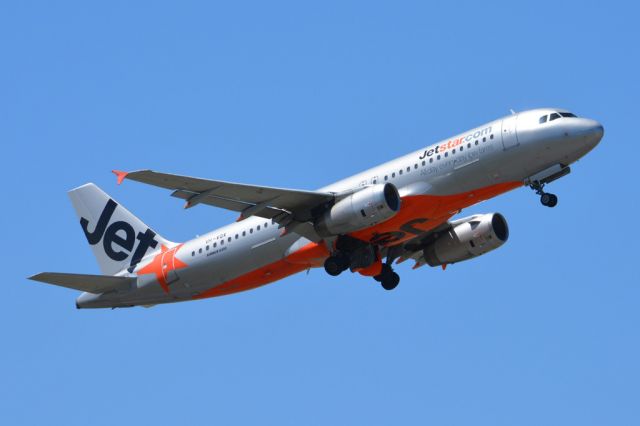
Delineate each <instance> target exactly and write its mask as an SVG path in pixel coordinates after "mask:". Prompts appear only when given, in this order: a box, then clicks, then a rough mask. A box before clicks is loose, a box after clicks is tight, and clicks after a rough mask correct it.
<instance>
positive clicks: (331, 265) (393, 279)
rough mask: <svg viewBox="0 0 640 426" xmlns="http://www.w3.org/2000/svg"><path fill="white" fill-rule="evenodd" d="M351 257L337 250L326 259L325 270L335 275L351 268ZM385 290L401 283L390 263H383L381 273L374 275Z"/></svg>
mask: <svg viewBox="0 0 640 426" xmlns="http://www.w3.org/2000/svg"><path fill="white" fill-rule="evenodd" d="M350 263H351V259H350V258H349V256H348V255H347V254H346V253H342V252H337V253H336V254H334V255H333V256H330V257H328V258H327V259H326V260H325V261H324V270H325V271H326V272H327V274H329V275H331V276H333V277H335V276H338V275H340V274H341V273H343V272H344V271H346V270H347V269H349V267H350ZM373 279H374V280H376V281H378V282H379V283H380V284H381V285H382V288H384V289H385V290H393V289H394V288H396V287H397V286H398V284H399V283H400V275H398V274H397V273H396V272H394V271H393V268H391V266H390V265H388V264H386V263H383V264H382V271H381V272H380V274H378V275H376V276H374V277H373Z"/></svg>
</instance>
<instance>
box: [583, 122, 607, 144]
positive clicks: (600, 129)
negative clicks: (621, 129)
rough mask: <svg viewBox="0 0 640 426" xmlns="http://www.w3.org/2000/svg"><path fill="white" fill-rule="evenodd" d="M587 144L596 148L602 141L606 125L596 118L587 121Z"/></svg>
mask: <svg viewBox="0 0 640 426" xmlns="http://www.w3.org/2000/svg"><path fill="white" fill-rule="evenodd" d="M586 127H587V131H586V134H587V144H588V145H589V148H594V147H595V146H596V145H598V144H599V143H600V141H601V140H602V137H603V136H604V126H603V125H602V124H600V123H599V122H597V121H596V120H588V123H587V126H586Z"/></svg>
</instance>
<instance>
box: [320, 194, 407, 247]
mask: <svg viewBox="0 0 640 426" xmlns="http://www.w3.org/2000/svg"><path fill="white" fill-rule="evenodd" d="M399 210H400V195H399V194H398V190H397V189H396V187H395V186H394V185H393V184H391V183H386V184H383V185H373V186H368V187H366V188H364V189H361V190H360V191H358V192H355V193H353V194H351V195H349V196H348V197H345V198H343V199H342V200H340V201H338V202H337V203H335V204H334V205H333V206H332V207H331V209H329V210H328V211H327V212H326V213H325V214H324V215H323V216H322V217H320V219H319V220H318V221H317V223H316V231H317V232H318V233H319V234H320V235H322V236H324V237H327V236H332V235H340V234H347V233H349V232H354V231H358V230H360V229H364V228H368V227H370V226H373V225H375V224H377V223H380V222H384V221H385V220H387V219H390V218H392V217H393V216H395V214H396V213H398V211H399Z"/></svg>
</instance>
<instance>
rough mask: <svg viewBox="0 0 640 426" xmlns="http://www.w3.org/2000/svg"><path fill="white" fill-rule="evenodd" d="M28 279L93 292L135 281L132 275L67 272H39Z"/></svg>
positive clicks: (111, 288) (127, 284)
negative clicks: (118, 275)
mask: <svg viewBox="0 0 640 426" xmlns="http://www.w3.org/2000/svg"><path fill="white" fill-rule="evenodd" d="M29 279H30V280H33V281H40V282H43V283H47V284H53V285H58V286H61V287H66V288H71V289H73V290H80V291H86V292H88V293H94V294H100V293H106V292H108V291H113V290H122V289H127V288H130V287H131V286H132V285H134V284H135V282H136V278H134V277H114V276H111V275H89V274H68V273H63V272H41V273H39V274H36V275H33V276H31V277H29Z"/></svg>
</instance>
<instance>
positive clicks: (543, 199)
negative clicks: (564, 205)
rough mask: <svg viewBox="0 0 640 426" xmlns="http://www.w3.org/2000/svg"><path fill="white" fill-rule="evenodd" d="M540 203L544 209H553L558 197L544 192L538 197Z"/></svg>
mask: <svg viewBox="0 0 640 426" xmlns="http://www.w3.org/2000/svg"><path fill="white" fill-rule="evenodd" d="M540 203H542V205H543V206H546V207H555V206H556V204H558V197H557V196H556V195H555V194H548V193H546V192H545V193H543V194H542V195H541V196H540Z"/></svg>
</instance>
